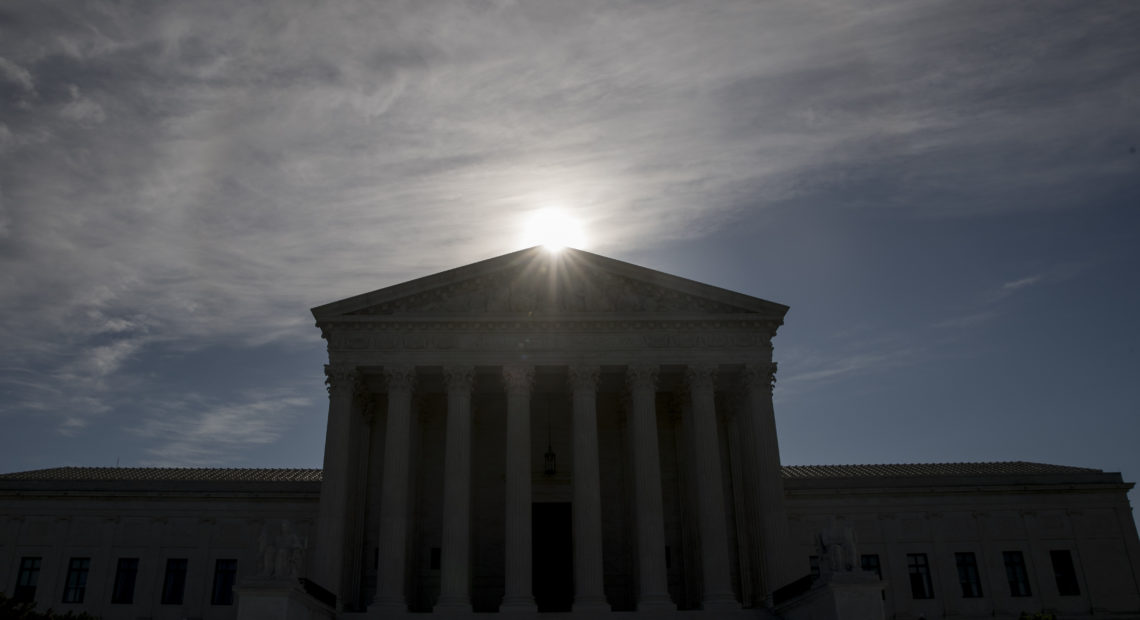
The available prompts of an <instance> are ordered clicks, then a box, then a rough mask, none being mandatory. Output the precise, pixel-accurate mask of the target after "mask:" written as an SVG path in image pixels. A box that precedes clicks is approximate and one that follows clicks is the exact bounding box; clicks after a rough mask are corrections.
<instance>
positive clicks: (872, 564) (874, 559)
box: [859, 553, 883, 579]
mask: <svg viewBox="0 0 1140 620" xmlns="http://www.w3.org/2000/svg"><path fill="white" fill-rule="evenodd" d="M859 568H862V569H863V570H865V571H869V572H872V573H875V576H876V577H878V578H879V579H882V578H883V566H882V565H881V564H879V554H877V553H867V554H864V555H862V556H859Z"/></svg>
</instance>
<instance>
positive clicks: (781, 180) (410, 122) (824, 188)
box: [0, 2, 1140, 455]
mask: <svg viewBox="0 0 1140 620" xmlns="http://www.w3.org/2000/svg"><path fill="white" fill-rule="evenodd" d="M1114 13H1115V14H1114ZM4 15H5V19H4V20H0V240H2V241H3V244H2V245H0V263H2V267H3V269H2V270H0V272H2V275H0V284H2V286H0V304H3V306H4V307H5V308H8V309H9V310H10V311H9V312H7V313H6V314H5V318H4V319H3V321H2V322H0V337H2V338H4V339H5V342H6V343H11V346H8V347H6V351H5V352H4V353H0V366H4V367H10V368H20V369H25V370H26V369H29V368H34V367H40V366H47V365H52V367H63V368H67V369H70V370H68V372H70V373H72V376H73V377H74V378H75V379H76V382H75V385H76V386H77V387H76V388H75V389H76V390H77V393H78V394H80V395H81V396H82V397H83V398H87V399H92V400H91V402H93V403H95V402H97V403H100V404H98V405H92V406H91V407H90V408H88V409H81V410H80V411H79V412H78V413H76V412H75V409H74V408H72V413H69V414H68V415H69V416H71V417H70V418H68V419H82V417H83V416H84V415H85V414H84V413H83V411H87V412H89V413H90V415H92V416H95V415H101V413H99V412H101V411H103V410H105V408H106V407H108V406H112V405H109V404H108V402H109V401H108V400H107V399H108V398H109V397H107V396H106V395H105V394H104V392H107V391H110V388H119V389H125V388H128V387H129V388H130V389H145V388H139V387H138V386H139V385H140V381H139V380H138V377H133V376H130V375H128V374H127V373H126V372H125V371H124V370H123V369H124V367H125V364H126V362H128V361H129V360H130V359H132V358H138V357H139V356H144V355H146V354H147V353H148V352H150V351H154V350H156V349H158V348H161V347H173V348H182V349H194V348H196V347H206V346H210V345H213V344H218V343H232V342H239V343H242V344H243V345H245V346H257V345H262V344H266V343H285V342H302V343H305V345H306V346H310V345H312V344H314V341H315V339H316V338H317V335H316V334H315V333H314V330H312V329H311V319H310V318H309V317H308V316H307V315H306V308H308V307H310V306H313V305H316V304H318V303H322V302H325V301H328V300H330V299H338V298H341V297H344V296H347V295H350V294H355V293H358V292H360V291H362V290H371V289H374V288H378V287H380V286H383V285H387V284H393V283H396V282H399V281H401V280H404V279H408V278H411V277H415V276H419V275H424V274H427V273H431V272H434V271H438V270H441V269H444V268H449V267H453V266H455V265H459V264H465V263H469V262H472V261H474V260H477V259H481V258H486V257H490V256H494V255H497V254H501V253H504V252H507V251H510V250H513V249H516V248H515V247H513V245H512V244H513V243H514V241H513V240H514V239H516V238H517V237H518V235H517V234H516V233H517V232H518V229H519V227H521V226H522V225H523V224H524V222H525V219H526V218H525V215H526V214H527V213H529V212H531V211H534V210H536V209H539V208H543V207H549V206H556V207H563V208H568V209H570V210H572V211H573V212H574V213H575V215H577V216H578V217H579V218H580V219H582V220H584V221H586V222H587V223H588V227H589V230H590V234H591V240H590V245H591V248H592V249H595V250H597V251H600V252H602V253H606V252H614V251H622V252H635V251H637V250H639V249H643V248H645V247H652V246H659V245H661V244H664V243H668V242H670V241H673V240H681V239H699V238H702V237H705V236H708V235H712V234H715V233H716V232H717V231H718V230H723V229H725V228H728V227H731V226H733V224H734V223H736V222H739V221H741V220H742V219H747V218H750V217H752V215H753V214H754V213H756V212H757V211H758V210H762V209H765V208H768V207H773V206H777V205H781V204H786V203H789V202H792V201H808V202H810V201H813V200H814V201H818V202H821V203H823V202H830V203H836V204H844V205H850V206H852V207H861V208H875V209H896V210H899V211H900V212H904V213H908V214H912V215H916V216H927V215H931V216H938V217H954V216H961V217H969V216H974V215H977V214H978V213H979V212H983V211H1000V210H1015V209H1025V208H1033V207H1032V206H1030V207H1027V206H1026V205H1034V204H1038V203H1040V204H1046V203H1047V204H1048V205H1049V208H1064V207H1066V206H1075V205H1077V204H1079V199H1080V196H1078V195H1077V194H1075V193H1071V192H1069V191H1068V185H1067V184H1069V183H1071V182H1072V181H1073V179H1076V178H1082V179H1088V178H1093V179H1114V178H1118V177H1120V175H1122V174H1126V173H1127V172H1128V170H1126V169H1125V168H1122V167H1121V166H1122V165H1121V163H1120V162H1119V161H1117V160H1116V159H1112V158H1111V157H1108V156H1106V155H1104V153H1105V152H1107V151H1108V149H1107V146H1106V145H1110V144H1112V142H1113V140H1115V139H1117V137H1116V136H1115V135H1114V132H1115V128H1116V127H1119V126H1120V124H1121V123H1122V122H1124V119H1130V118H1131V114H1132V113H1133V111H1134V106H1130V105H1128V102H1129V101H1132V100H1133V98H1134V96H1133V95H1129V93H1135V92H1140V84H1138V83H1137V80H1138V79H1140V78H1138V77H1137V76H1136V74H1135V72H1134V70H1133V67H1134V63H1133V62H1131V59H1133V58H1135V57H1136V52H1137V49H1138V45H1140V44H1138V43H1136V40H1135V37H1133V36H1132V31H1130V30H1129V28H1128V27H1127V25H1128V24H1129V23H1134V22H1135V21H1136V16H1135V9H1134V8H1131V7H1129V6H1128V5H1124V4H1121V5H1105V6H1099V7H1097V8H1096V10H1092V9H1087V10H1080V9H1079V8H1074V7H1073V6H1072V5H1070V4H1066V3H1046V4H1037V5H1034V6H1033V7H1025V6H1018V5H1002V6H1000V7H996V8H995V7H988V8H987V7H969V6H966V5H961V4H943V5H916V4H914V3H909V2H895V3H885V4H884V3H874V4H868V5H866V6H864V5H861V4H858V3H829V2H816V3H795V4H785V5H781V4H766V5H756V4H755V3H725V4H718V5H717V6H716V7H715V8H714V7H709V6H707V5H705V4H703V3H696V2H676V3H659V4H654V5H653V6H642V5H636V4H614V3H606V2H597V3H591V2H587V3H574V4H573V6H570V5H568V4H566V3H557V2H539V3H517V4H516V3H512V2H489V3H482V4H474V3H472V4H451V3H448V4H424V3H373V2H344V3H335V4H329V5H317V6H315V7H314V6H308V5H302V4H301V3H290V2H284V3H279V4H276V5H273V6H272V7H268V8H266V7H265V6H263V5H262V4H260V3H245V2H236V3H228V2H227V3H222V2H217V3H210V2H207V3H182V4H172V5H154V6H148V7H145V8H139V7H137V6H129V7H128V6H126V5H119V4H115V3H104V4H99V5H82V6H68V7H66V8H60V7H55V6H52V5H43V4H40V3H13V4H9V5H6V6H5V8H4ZM1073 86H1076V87H1073ZM1043 92H1049V93H1050V96H1049V97H1042V96H1041V93H1043ZM1106 102H1115V103H1108V104H1106ZM995 166H1000V167H1001V168H1002V169H1003V170H1004V171H1005V172H1004V173H1003V174H1002V175H989V174H983V173H984V172H985V171H986V170H988V169H992V168H993V167H995ZM978 179H984V181H978ZM1070 194H1072V195H1071V196H1070ZM1015 196H1016V197H1018V198H1026V197H1028V198H1032V197H1034V196H1049V197H1051V199H1050V200H1042V201H1034V200H1032V199H1018V200H1011V197H1015ZM1066 196H1069V198H1066ZM126 324H129V325H131V326H135V327H132V329H130V330H120V331H115V330H114V329H110V328H109V327H108V326H109V325H126ZM141 334H145V336H143V335H141ZM857 366H858V364H854V365H850V366H849V368H848V369H847V370H844V369H842V368H840V369H838V370H837V371H836V372H853V371H854V370H853V369H854V368H856V367H857ZM817 372H823V370H820V371H817ZM20 374H21V373H15V374H11V375H4V376H0V384H4V385H8V386H10V389H11V390H15V391H16V392H18V398H16V399H15V400H14V401H10V402H19V403H32V402H33V401H36V399H37V398H39V397H36V396H34V395H33V392H31V391H22V389H21V388H17V387H12V386H16V385H18V384H19V382H20V381H23V380H24V379H25V378H26V377H24V378H19V377H17V375H20ZM805 376H809V375H805ZM817 378H824V375H817ZM144 383H145V382H144ZM40 392H43V390H40ZM38 403H39V406H40V408H41V409H43V410H50V409H52V408H53V407H52V406H50V405H49V404H48V403H47V402H46V401H42V400H41V401H38ZM27 406H31V405H30V404H29V405H27ZM21 407H22V406H21ZM19 408H20V407H16V406H11V405H9V406H6V407H5V411H7V412H13V411H16V410H17V409H19ZM77 416H78V418H77ZM68 424H71V425H72V426H75V425H76V424H77V423H75V422H68ZM79 425H80V426H82V424H79ZM171 432H174V431H173V430H172V431H171ZM157 433H158V431H155V434H153V435H152V436H155V437H157V436H158V434H157ZM191 453H192V450H189V449H188V451H187V454H188V455H189V454H191Z"/></svg>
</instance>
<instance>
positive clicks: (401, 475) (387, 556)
mask: <svg viewBox="0 0 1140 620" xmlns="http://www.w3.org/2000/svg"><path fill="white" fill-rule="evenodd" d="M384 374H385V376H386V378H387V381H388V425H387V429H386V431H385V433H384V471H383V473H382V475H383V478H382V480H381V490H380V532H379V537H378V538H377V540H379V564H380V565H379V567H378V569H377V576H376V602H375V607H377V608H379V609H381V610H388V611H407V608H408V603H407V598H406V596H405V592H404V576H405V574H406V571H407V557H406V556H407V548H408V546H407V536H408V485H409V477H410V475H411V467H410V461H409V459H410V453H411V435H412V432H411V430H412V389H413V383H414V381H415V369H414V368H412V367H394V368H385V369H384Z"/></svg>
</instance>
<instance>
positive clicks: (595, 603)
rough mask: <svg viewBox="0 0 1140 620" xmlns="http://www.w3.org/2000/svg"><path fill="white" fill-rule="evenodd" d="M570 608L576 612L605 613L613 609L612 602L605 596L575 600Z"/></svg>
mask: <svg viewBox="0 0 1140 620" xmlns="http://www.w3.org/2000/svg"><path fill="white" fill-rule="evenodd" d="M570 610H571V611H573V612H575V613H579V612H582V613H603V612H610V611H613V609H612V608H611V607H610V604H609V603H608V602H607V601H606V599H604V598H588V599H582V600H580V601H574V605H573V607H571V608H570Z"/></svg>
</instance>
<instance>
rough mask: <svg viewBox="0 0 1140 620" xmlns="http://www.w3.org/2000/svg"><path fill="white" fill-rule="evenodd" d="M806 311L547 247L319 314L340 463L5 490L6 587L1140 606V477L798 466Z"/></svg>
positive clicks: (997, 468) (546, 608)
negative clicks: (777, 389) (788, 462)
mask: <svg viewBox="0 0 1140 620" xmlns="http://www.w3.org/2000/svg"><path fill="white" fill-rule="evenodd" d="M786 311H787V307H786V306H782V305H780V304H776V303H772V302H768V301H764V300H761V299H757V298H754V297H749V296H746V295H742V294H739V293H734V292H730V291H726V290H723V289H718V288H715V287H711V286H707V285H704V284H700V283H697V282H693V281H689V280H685V279H682V278H678V277H675V276H670V275H667V274H663V273H660V272H656V271H652V270H649V269H645V268H642V267H636V266H633V265H629V264H627V263H622V262H620V261H615V260H612V259H607V258H604V257H601V256H597V255H594V254H589V253H586V252H580V251H576V250H565V251H564V252H563V253H561V254H558V255H554V254H549V253H547V252H545V251H544V250H542V249H540V248H533V249H530V250H524V251H521V252H516V253H513V254H508V255H505V256H501V257H498V258H494V259H490V260H488V261H483V262H480V263H475V264H472V265H468V266H465V267H460V268H458V269H454V270H451V271H446V272H443V273H440V274H436V275H433V276H428V277H425V278H421V279H418V280H413V281H411V282H407V283H404V284H400V285H397V286H393V287H389V288H385V289H381V290H378V291H374V292H371V293H366V294H364V295H359V296H356V297H352V298H349V299H345V300H341V301H338V302H334V303H331V304H327V305H324V306H320V307H318V308H315V309H313V314H314V316H315V318H316V321H317V326H318V327H319V328H320V329H321V332H322V335H323V337H324V339H325V340H326V342H327V345H328V356H329V360H328V365H327V366H326V368H325V375H326V382H327V386H328V394H329V408H328V425H327V432H326V443H325V461H324V468H323V471H322V470H210V469H205V470H150V469H136V468H123V469H117V468H59V469H53V470H40V471H36V472H23V473H17V474H7V475H0V537H2V538H0V590H2V591H4V592H6V593H7V594H9V595H12V594H13V593H16V594H20V593H22V594H23V595H27V594H28V593H29V590H28V587H27V584H26V582H27V581H28V578H29V575H32V573H31V572H30V571H31V569H32V567H34V568H35V572H34V577H35V578H34V580H33V581H35V584H33V586H32V594H33V595H34V598H35V600H38V601H41V602H42V603H44V605H43V606H45V607H46V606H52V607H55V608H57V609H64V610H91V611H93V612H95V613H98V614H99V615H102V616H103V617H104V618H142V617H146V618H164V619H165V618H184V617H194V618H217V619H224V618H235V617H238V618H271V617H282V618H285V617H288V618H332V617H354V616H359V617H401V616H406V615H408V614H416V615H419V614H427V613H430V614H433V615H441V616H466V615H468V614H471V613H482V612H488V613H489V612H499V613H508V614H512V615H515V616H518V617H523V616H531V615H533V614H543V613H546V612H561V613H564V614H570V616H573V617H587V616H594V615H599V614H601V615H607V614H613V613H634V614H636V615H638V616H639V617H654V618H656V617H668V616H671V615H673V614H677V613H681V614H685V615H704V616H708V617H745V616H747V617H752V618H766V617H783V618H787V619H788V620H798V619H800V618H820V619H822V618H840V617H843V618H850V617H860V618H873V617H893V618H917V617H926V618H934V617H946V618H959V617H960V618H966V617H978V618H980V617H1017V615H1018V614H1020V613H1021V612H1023V611H1029V612H1037V611H1041V610H1053V611H1054V612H1056V613H1059V614H1061V615H1062V617H1073V618H1086V617H1089V618H1091V617H1097V618H1099V617H1114V618H1121V617H1124V618H1127V617H1140V578H1138V575H1140V543H1138V542H1137V537H1136V530H1135V527H1134V525H1133V523H1132V521H1131V516H1130V514H1131V508H1130V507H1129V505H1128V501H1127V497H1126V493H1127V491H1128V490H1129V489H1130V488H1131V486H1132V485H1131V484H1128V483H1125V482H1123V481H1122V480H1121V479H1120V476H1119V474H1113V473H1105V472H1101V471H1099V470H1088V469H1081V468H1072V467H1063V466H1052V465H1040V464H1026V463H998V464H934V465H912V466H849V467H844V466H824V467H815V468H807V467H781V465H780V458H779V448H778V441H777V437H776V426H775V417H774V414H773V409H772V389H773V385H774V381H775V374H776V364H775V362H774V361H773V355H772V351H773V349H772V338H773V336H774V335H775V334H776V330H777V329H778V327H779V326H780V324H781V323H782V320H783V316H784V313H785V312H786ZM77 560H78V563H77ZM124 560H127V564H126V566H128V567H130V566H134V570H135V571H136V572H135V573H132V574H134V575H135V576H133V577H131V578H130V579H131V581H130V586H131V591H130V592H131V596H130V597H124V596H123V590H122V588H123V586H122V584H123V583H124V578H123V577H122V569H123V566H124V564H123V561H124ZM172 561H174V564H173V565H172V564H171V562H172ZM1018 562H1020V563H1018ZM171 566H174V567H175V568H176V569H178V570H181V572H180V573H178V572H177V571H176V572H175V573H174V574H175V578H174V580H173V581H172V578H171ZM179 567H180V568H179ZM80 574H81V575H82V580H83V582H84V590H83V592H82V593H80V595H79V600H78V601H76V600H75V595H76V591H75V588H74V587H73V586H74V582H75V581H76V579H77V577H76V576H77V575H80ZM179 575H181V577H179ZM178 579H181V581H178ZM171 583H178V584H180V585H179V586H178V587H179V588H180V590H179V593H180V595H179V597H178V602H177V603H174V602H171V601H170V599H171V597H170V596H168V595H169V594H170V592H169V590H170V587H171ZM21 588H23V589H21ZM231 591H232V595H229V596H227V593H229V592H231ZM829 597H830V598H829ZM845 597H846V598H845ZM124 598H129V599H130V600H128V601H126V602H124ZM856 598H857V599H858V604H849V605H848V606H847V608H846V609H847V611H846V612H844V611H843V610H842V609H835V608H831V610H830V611H826V610H825V608H827V607H828V605H832V603H834V602H835V601H841V600H847V601H848V602H849V603H850V601H854V600H855V599H856ZM828 601H830V602H828ZM832 607H834V605H832ZM821 610H825V611H821ZM852 610H856V611H854V612H852ZM845 613H846V615H844V614H845ZM852 613H854V614H855V615H852Z"/></svg>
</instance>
